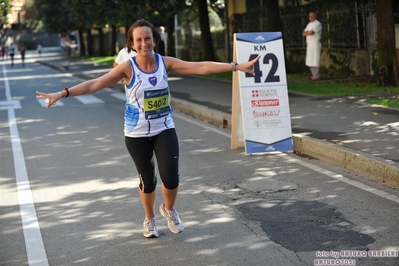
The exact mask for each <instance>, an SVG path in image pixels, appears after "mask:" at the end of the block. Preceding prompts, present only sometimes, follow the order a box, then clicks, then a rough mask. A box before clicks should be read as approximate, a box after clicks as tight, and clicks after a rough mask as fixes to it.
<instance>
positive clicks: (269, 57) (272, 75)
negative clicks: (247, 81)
mask: <svg viewBox="0 0 399 266" xmlns="http://www.w3.org/2000/svg"><path fill="white" fill-rule="evenodd" d="M257 56H258V55H257V54H251V55H250V56H249V60H248V61H251V60H253V59H255V58H256V57H257ZM260 60H261V59H259V60H258V61H256V63H255V64H254V72H255V76H252V75H251V74H249V73H245V77H247V78H255V83H260V82H261V77H262V76H263V71H262V70H260V66H259V61H260ZM270 62H271V68H270V72H269V74H268V75H267V77H266V79H265V81H264V82H265V83H266V82H280V76H278V75H276V71H277V69H278V59H277V56H276V55H275V54H266V55H265V57H263V64H264V65H268V64H269V63H270Z"/></svg>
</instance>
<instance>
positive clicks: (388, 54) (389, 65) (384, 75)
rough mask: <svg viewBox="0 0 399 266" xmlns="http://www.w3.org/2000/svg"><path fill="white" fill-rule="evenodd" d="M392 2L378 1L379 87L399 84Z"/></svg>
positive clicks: (388, 0)
mask: <svg viewBox="0 0 399 266" xmlns="http://www.w3.org/2000/svg"><path fill="white" fill-rule="evenodd" d="M392 6H393V5H392V0H377V43H378V47H377V69H376V71H375V73H376V78H377V85H378V86H396V85H398V84H399V76H398V63H397V58H396V47H395V29H394V24H393V8H392Z"/></svg>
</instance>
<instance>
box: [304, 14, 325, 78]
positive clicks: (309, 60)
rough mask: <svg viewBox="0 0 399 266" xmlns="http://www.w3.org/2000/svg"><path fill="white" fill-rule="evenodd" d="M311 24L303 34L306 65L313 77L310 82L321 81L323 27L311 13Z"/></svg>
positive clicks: (315, 15)
mask: <svg viewBox="0 0 399 266" xmlns="http://www.w3.org/2000/svg"><path fill="white" fill-rule="evenodd" d="M309 20H310V22H309V23H308V25H307V26H306V28H305V29H304V31H303V32H302V36H304V37H306V63H305V64H306V65H307V66H308V67H309V68H310V72H312V76H311V77H310V80H313V81H314V80H318V79H320V58H321V42H320V40H321V32H322V26H321V23H320V21H318V20H317V14H316V13H315V12H310V13H309Z"/></svg>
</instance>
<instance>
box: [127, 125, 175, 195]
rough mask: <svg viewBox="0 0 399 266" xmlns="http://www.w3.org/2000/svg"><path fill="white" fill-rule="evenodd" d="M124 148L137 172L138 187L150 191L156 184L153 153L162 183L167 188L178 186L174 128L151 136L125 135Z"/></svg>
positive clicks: (145, 191)
mask: <svg viewBox="0 0 399 266" xmlns="http://www.w3.org/2000/svg"><path fill="white" fill-rule="evenodd" d="M125 143H126V148H127V150H128V151H129V154H130V156H131V157H132V159H133V161H134V164H135V165H136V168H137V171H138V173H139V178H140V185H139V188H140V190H141V191H143V192H144V193H151V192H153V191H154V190H155V188H156V185H157V175H156V172H155V162H154V153H155V156H156V158H157V162H158V171H159V175H160V177H161V180H162V183H163V185H164V186H165V187H166V188H167V189H175V188H177V187H178V186H179V143H178V140H177V135H176V130H175V129H174V128H172V129H168V130H165V131H163V132H161V133H160V134H158V135H156V136H153V137H142V138H131V137H125Z"/></svg>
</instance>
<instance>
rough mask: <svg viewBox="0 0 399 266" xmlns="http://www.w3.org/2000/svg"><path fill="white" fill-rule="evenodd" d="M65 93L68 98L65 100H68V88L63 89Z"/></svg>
mask: <svg viewBox="0 0 399 266" xmlns="http://www.w3.org/2000/svg"><path fill="white" fill-rule="evenodd" d="M63 91H66V96H65V98H68V96H69V90H68V88H67V87H65V88H64V89H63Z"/></svg>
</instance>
